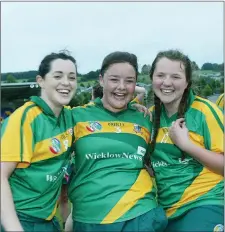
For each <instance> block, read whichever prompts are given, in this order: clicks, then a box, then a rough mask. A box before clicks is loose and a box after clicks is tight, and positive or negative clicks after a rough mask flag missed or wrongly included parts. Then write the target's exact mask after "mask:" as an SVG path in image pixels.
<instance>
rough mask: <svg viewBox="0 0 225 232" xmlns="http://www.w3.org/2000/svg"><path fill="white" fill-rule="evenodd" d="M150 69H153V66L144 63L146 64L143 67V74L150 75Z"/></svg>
mask: <svg viewBox="0 0 225 232" xmlns="http://www.w3.org/2000/svg"><path fill="white" fill-rule="evenodd" d="M150 69H151V66H150V65H147V64H144V65H143V66H142V69H141V74H142V75H148V74H149V72H150Z"/></svg>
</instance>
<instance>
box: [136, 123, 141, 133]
mask: <svg viewBox="0 0 225 232" xmlns="http://www.w3.org/2000/svg"><path fill="white" fill-rule="evenodd" d="M134 131H135V132H136V133H140V134H142V131H141V126H139V125H138V124H134Z"/></svg>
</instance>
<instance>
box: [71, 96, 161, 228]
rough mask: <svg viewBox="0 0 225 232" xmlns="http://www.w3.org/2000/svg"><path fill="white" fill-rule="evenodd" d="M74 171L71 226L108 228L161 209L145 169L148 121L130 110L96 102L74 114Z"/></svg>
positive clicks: (78, 109) (133, 110)
mask: <svg viewBox="0 0 225 232" xmlns="http://www.w3.org/2000/svg"><path fill="white" fill-rule="evenodd" d="M72 112H73V113H72V115H73V119H74V122H75V123H74V124H75V127H74V132H75V146H74V149H75V168H76V174H75V175H74V176H73V177H72V179H71V183H70V186H69V198H70V200H71V202H72V203H73V208H74V210H73V220H75V221H78V222H83V223H97V224H110V223H114V222H121V221H126V220H129V219H132V218H135V217H137V216H139V215H142V214H144V213H146V212H148V211H150V210H151V209H153V208H155V207H156V206H157V203H156V199H155V188H154V186H153V183H152V179H151V177H150V176H149V174H148V173H147V171H146V170H145V169H144V168H143V161H142V160H143V156H144V154H145V153H146V150H147V146H148V143H149V138H150V132H149V131H150V130H151V128H150V127H151V124H150V121H149V118H144V116H143V113H140V112H138V111H136V110H135V109H134V108H132V106H131V105H129V107H128V109H126V110H124V111H122V112H119V113H113V112H111V111H108V110H107V109H105V108H104V107H103V105H102V102H101V100H100V99H99V98H97V99H96V100H95V101H94V102H93V103H90V104H88V105H86V106H84V107H77V108H74V109H73V110H72Z"/></svg>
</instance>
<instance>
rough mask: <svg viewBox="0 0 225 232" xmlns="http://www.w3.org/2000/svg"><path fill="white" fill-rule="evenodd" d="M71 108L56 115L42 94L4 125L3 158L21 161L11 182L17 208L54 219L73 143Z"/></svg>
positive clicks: (8, 160)
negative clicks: (41, 96)
mask: <svg viewBox="0 0 225 232" xmlns="http://www.w3.org/2000/svg"><path fill="white" fill-rule="evenodd" d="M71 116H72V115H71V110H69V109H66V108H64V109H63V110H62V111H61V113H60V115H59V117H58V118H56V117H55V115H54V113H53V112H52V110H51V109H50V108H49V106H48V105H47V104H46V103H45V102H44V101H43V100H42V99H41V98H39V97H31V101H29V102H27V103H25V104H24V105H23V106H22V107H20V108H18V109H17V110H16V111H15V112H14V113H13V114H12V115H11V116H10V117H9V118H7V119H6V120H5V121H4V123H3V125H2V129H1V161H2V162H18V165H17V167H16V169H15V171H14V172H13V173H12V175H11V177H10V179H9V183H10V187H11V190H12V195H13V201H14V204H15V208H16V211H17V212H18V213H23V214H25V215H28V216H32V217H36V218H41V219H46V220H51V219H52V218H53V216H54V215H55V212H56V208H57V200H58V198H59V195H60V191H61V186H62V181H63V177H64V176H65V175H67V167H68V165H69V159H70V147H71V144H72V133H73V129H72V128H73V124H72V117H71Z"/></svg>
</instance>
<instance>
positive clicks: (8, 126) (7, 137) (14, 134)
mask: <svg viewBox="0 0 225 232" xmlns="http://www.w3.org/2000/svg"><path fill="white" fill-rule="evenodd" d="M31 105H33V103H31V102H30V103H26V104H25V105H24V106H22V107H20V108H18V109H17V110H16V111H15V112H14V113H12V114H11V115H10V116H9V117H8V118H7V119H6V120H4V122H3V124H2V127H1V161H3V162H4V161H5V162H10V161H11V162H28V163H30V161H31V158H32V156H33V131H32V128H31V124H30V117H29V115H27V114H28V113H27V112H28V111H29V108H30V106H31Z"/></svg>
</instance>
